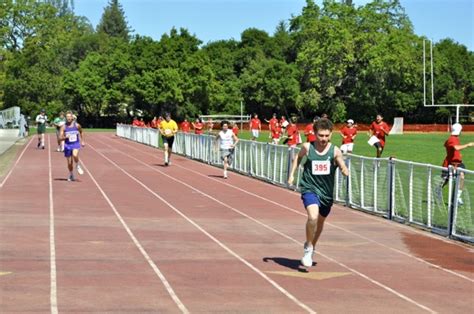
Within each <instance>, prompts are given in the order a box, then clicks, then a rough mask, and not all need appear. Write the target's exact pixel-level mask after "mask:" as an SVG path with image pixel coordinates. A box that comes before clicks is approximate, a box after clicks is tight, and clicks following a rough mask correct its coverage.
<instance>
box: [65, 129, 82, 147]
mask: <svg viewBox="0 0 474 314" xmlns="http://www.w3.org/2000/svg"><path fill="white" fill-rule="evenodd" d="M64 135H65V136H66V140H65V142H64V144H65V145H64V148H65V149H70V150H72V149H79V148H81V142H80V141H79V136H80V135H79V129H78V128H77V125H76V122H73V123H72V124H71V125H67V123H66V124H65V125H64Z"/></svg>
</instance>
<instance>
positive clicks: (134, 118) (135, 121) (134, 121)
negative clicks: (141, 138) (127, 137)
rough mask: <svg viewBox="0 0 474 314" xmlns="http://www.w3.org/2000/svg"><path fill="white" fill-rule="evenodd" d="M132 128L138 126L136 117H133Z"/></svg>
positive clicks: (138, 122)
mask: <svg viewBox="0 0 474 314" xmlns="http://www.w3.org/2000/svg"><path fill="white" fill-rule="evenodd" d="M132 126H137V127H139V126H140V121H139V120H138V119H137V117H133V122H132Z"/></svg>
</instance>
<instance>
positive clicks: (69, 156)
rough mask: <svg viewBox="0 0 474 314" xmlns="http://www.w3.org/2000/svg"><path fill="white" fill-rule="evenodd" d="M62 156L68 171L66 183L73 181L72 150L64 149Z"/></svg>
mask: <svg viewBox="0 0 474 314" xmlns="http://www.w3.org/2000/svg"><path fill="white" fill-rule="evenodd" d="M64 156H65V157H66V161H67V169H68V170H69V176H68V178H67V180H68V181H74V167H73V165H74V161H73V154H72V150H71V149H68V148H66V149H65V150H64Z"/></svg>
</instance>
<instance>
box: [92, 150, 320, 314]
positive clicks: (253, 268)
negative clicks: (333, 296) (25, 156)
mask: <svg viewBox="0 0 474 314" xmlns="http://www.w3.org/2000/svg"><path fill="white" fill-rule="evenodd" d="M89 147H91V148H92V149H93V150H94V151H95V152H96V153H97V154H99V155H101V156H102V157H103V158H104V159H106V160H107V161H108V162H110V163H111V164H112V165H114V166H115V167H116V168H117V169H119V170H120V171H122V172H123V173H124V174H125V175H127V176H128V177H129V178H130V179H132V180H133V181H135V182H137V183H138V184H139V185H141V186H142V187H143V188H144V189H145V190H147V191H148V192H150V193H151V194H152V195H153V196H155V197H156V198H158V199H159V200H161V201H162V202H163V203H165V204H166V205H167V206H168V207H169V208H171V209H172V210H173V211H174V212H176V213H177V214H178V215H180V216H181V217H183V218H184V219H185V220H186V221H188V222H189V223H190V224H191V225H193V226H194V227H196V228H197V229H198V230H199V231H201V232H202V233H204V234H205V235H206V236H207V237H208V238H210V239H211V240H212V241H214V242H215V243H216V244H218V245H219V246H220V247H222V248H223V249H224V250H226V251H227V252H228V253H229V254H230V255H232V256H234V257H235V258H236V259H238V260H239V261H241V262H242V263H243V264H245V265H246V266H248V267H249V268H250V269H252V270H253V271H254V272H256V273H257V274H259V275H260V276H261V277H263V278H264V279H265V280H266V281H268V282H269V283H270V284H271V285H272V286H274V287H275V288H276V289H278V290H279V291H280V292H281V293H283V294H284V295H285V296H286V297H288V298H289V299H290V300H292V301H293V302H295V303H296V304H297V305H298V306H300V307H301V308H303V309H304V310H305V311H307V312H308V313H316V312H315V311H314V310H312V309H311V308H309V307H308V306H307V305H305V304H304V303H302V302H301V301H299V300H298V299H297V298H296V297H295V296H293V295H292V294H291V293H289V292H288V291H286V290H285V289H284V288H283V287H281V286H280V285H279V284H278V283H276V282H275V281H273V280H272V279H271V278H270V277H268V276H267V275H266V274H265V273H263V272H262V271H260V270H259V269H258V268H256V267H255V266H253V265H252V264H251V263H249V262H247V261H246V260H245V259H243V258H242V257H241V256H240V255H238V254H237V253H235V252H234V251H232V250H231V249H230V248H229V247H227V246H226V245H225V244H224V243H222V242H221V241H219V240H218V239H217V238H215V237H214V236H213V235H211V234H210V233H209V232H207V231H206V230H204V229H203V228H202V227H201V226H200V225H198V224H197V223H196V222H194V221H193V220H192V219H191V218H189V217H188V216H186V215H185V214H184V213H182V212H181V211H180V210H179V209H177V208H176V207H174V206H173V205H172V204H171V203H169V202H168V201H166V200H165V199H164V198H163V197H161V196H160V195H158V194H157V193H155V192H154V191H153V190H151V189H150V188H149V187H148V186H147V185H145V184H143V183H142V182H140V180H138V179H137V178H135V177H134V176H133V175H131V174H130V173H128V172H127V171H126V170H124V169H123V168H121V167H120V166H119V165H117V164H116V163H115V162H114V161H112V160H111V159H109V158H108V157H107V156H105V155H104V154H102V153H101V152H99V151H98V150H96V149H95V148H94V146H92V145H91V144H90V143H89Z"/></svg>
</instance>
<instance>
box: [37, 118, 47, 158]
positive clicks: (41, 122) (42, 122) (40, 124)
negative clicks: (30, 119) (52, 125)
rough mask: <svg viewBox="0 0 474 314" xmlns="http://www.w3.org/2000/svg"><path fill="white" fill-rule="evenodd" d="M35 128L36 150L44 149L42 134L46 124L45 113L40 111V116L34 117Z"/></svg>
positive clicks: (44, 131)
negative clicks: (36, 134) (36, 137)
mask: <svg viewBox="0 0 474 314" xmlns="http://www.w3.org/2000/svg"><path fill="white" fill-rule="evenodd" d="M35 121H36V127H37V130H36V131H37V133H38V145H37V147H38V148H40V147H41V148H42V149H44V133H46V122H48V116H46V111H45V110H44V109H41V111H40V114H39V115H37V116H36V120H35Z"/></svg>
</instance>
